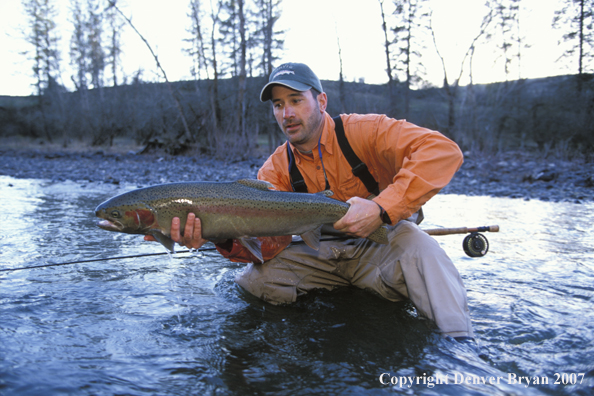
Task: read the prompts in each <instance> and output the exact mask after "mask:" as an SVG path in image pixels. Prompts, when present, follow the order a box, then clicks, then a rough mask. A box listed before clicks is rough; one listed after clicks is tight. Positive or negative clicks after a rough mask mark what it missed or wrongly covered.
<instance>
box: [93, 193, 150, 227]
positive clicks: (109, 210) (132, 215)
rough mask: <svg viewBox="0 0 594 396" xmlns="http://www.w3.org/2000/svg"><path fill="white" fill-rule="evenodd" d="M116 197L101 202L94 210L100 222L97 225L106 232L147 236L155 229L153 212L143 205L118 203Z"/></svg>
mask: <svg viewBox="0 0 594 396" xmlns="http://www.w3.org/2000/svg"><path fill="white" fill-rule="evenodd" d="M117 198H118V197H115V198H112V199H110V200H108V201H105V202H103V203H102V204H101V205H99V206H97V208H96V209H95V215H96V216H97V217H99V218H100V219H103V220H101V221H100V222H99V223H97V225H98V226H99V227H100V228H103V229H104V230H107V231H115V232H124V233H127V234H147V233H148V230H150V229H152V228H155V225H156V216H155V212H154V210H153V209H152V208H151V207H150V206H148V205H146V204H143V203H130V202H118V199H117Z"/></svg>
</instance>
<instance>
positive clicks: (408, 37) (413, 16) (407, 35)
mask: <svg viewBox="0 0 594 396" xmlns="http://www.w3.org/2000/svg"><path fill="white" fill-rule="evenodd" d="M425 2H426V1H425V0H394V6H395V11H394V16H395V20H394V27H393V28H392V31H393V32H394V37H395V39H394V44H395V45H397V48H398V51H397V52H396V53H395V54H392V55H394V57H395V59H394V63H395V65H396V66H395V67H396V69H399V70H402V71H404V79H403V83H404V118H409V114H410V90H411V85H412V84H413V83H416V82H418V81H420V80H421V79H422V77H421V75H422V74H423V70H422V64H421V63H420V58H421V52H420V50H421V49H422V47H423V44H422V39H421V37H422V36H423V34H424V33H425V31H428V30H429V24H428V18H429V13H428V12H427V11H426V7H425Z"/></svg>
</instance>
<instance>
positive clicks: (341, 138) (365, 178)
mask: <svg viewBox="0 0 594 396" xmlns="http://www.w3.org/2000/svg"><path fill="white" fill-rule="evenodd" d="M332 119H333V120H334V123H335V124H336V126H335V127H334V131H335V132H336V138H337V139H338V144H339V146H340V149H341V150H342V153H343V154H344V156H345V158H346V159H347V161H348V162H349V164H350V165H351V168H353V175H355V176H357V177H358V178H359V179H361V181H362V182H363V184H365V187H366V188H367V191H369V192H370V193H371V194H374V195H379V185H378V184H377V181H375V179H374V178H373V176H372V175H371V173H369V169H367V165H365V164H364V163H363V161H361V160H360V159H359V157H357V154H355V152H354V151H353V148H352V147H351V145H350V144H349V141H348V140H347V138H346V135H345V133H344V125H343V124H342V118H340V116H336V117H333V118H332Z"/></svg>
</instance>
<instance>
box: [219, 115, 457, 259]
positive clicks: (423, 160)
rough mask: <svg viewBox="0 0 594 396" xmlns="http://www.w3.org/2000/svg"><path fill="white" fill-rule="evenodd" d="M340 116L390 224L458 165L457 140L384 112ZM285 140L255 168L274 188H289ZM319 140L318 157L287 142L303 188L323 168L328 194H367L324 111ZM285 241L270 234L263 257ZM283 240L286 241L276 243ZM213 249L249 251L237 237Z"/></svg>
mask: <svg viewBox="0 0 594 396" xmlns="http://www.w3.org/2000/svg"><path fill="white" fill-rule="evenodd" d="M341 118H342V121H343V124H344V129H345V134H346V137H347V139H348V141H349V143H350V145H351V147H352V148H353V151H354V152H355V154H357V156H358V157H359V158H360V159H361V161H363V163H364V164H366V165H367V167H368V168H369V172H370V173H371V175H372V176H373V177H374V178H375V180H376V181H377V182H378V184H379V189H380V194H379V195H378V196H377V197H375V198H373V201H375V202H376V203H378V204H379V205H380V206H381V207H382V208H384V209H385V210H386V212H388V215H389V216H390V219H391V220H392V224H396V223H398V222H399V221H400V220H403V219H406V218H408V217H410V216H411V215H412V214H413V213H415V212H416V211H418V210H419V209H420V208H421V206H422V205H423V204H424V203H425V202H427V201H428V200H429V199H430V198H431V197H433V196H434V195H435V194H437V193H438V192H439V191H440V190H441V189H442V188H443V187H445V186H446V185H447V184H448V183H449V182H450V180H451V179H452V177H453V176H454V174H455V173H456V171H457V170H458V169H459V168H460V166H461V165H462V162H463V156H462V153H461V151H460V149H459V148H458V145H456V143H454V142H453V141H451V140H450V139H448V138H446V137H445V136H443V135H442V134H441V133H439V132H436V131H432V130H429V129H426V128H422V127H419V126H417V125H414V124H411V123H410V122H407V121H404V120H395V119H392V118H389V117H386V116H385V115H377V114H367V115H359V114H348V115H344V114H343V115H341ZM287 144H289V143H285V144H283V145H281V146H280V147H278V148H277V149H276V151H275V152H274V153H273V154H272V155H271V156H270V157H269V158H268V159H267V160H266V162H265V163H264V165H263V166H262V168H261V169H260V171H259V172H258V179H260V180H266V181H268V182H270V183H272V185H274V186H275V187H276V189H277V190H280V191H292V187H291V179H290V175H289V161H288V158H287V151H286V150H287V147H286V145H287ZM320 146H321V147H320V149H321V153H322V158H321V159H320V155H319V150H318V147H316V148H314V149H313V150H312V153H311V154H310V155H307V154H303V153H300V152H299V151H298V150H297V149H295V148H294V147H291V149H292V151H293V154H294V156H295V162H296V165H297V168H298V169H299V171H300V172H301V174H302V175H303V180H304V181H305V184H306V185H307V190H308V192H310V193H316V192H319V191H323V190H324V188H325V185H326V182H325V180H324V170H325V171H326V177H327V178H328V182H329V184H330V189H331V190H332V191H333V192H334V195H333V196H332V198H335V199H338V200H340V201H347V200H348V199H350V198H352V197H355V196H357V197H363V198H366V197H368V196H369V192H368V191H367V189H366V188H365V185H364V184H363V182H361V180H360V179H359V178H358V177H356V176H355V175H353V173H352V170H351V166H350V165H349V163H348V161H347V160H346V158H345V157H344V155H343V153H342V151H341V149H340V147H339V145H338V141H337V138H336V135H335V133H334V120H332V117H330V115H328V114H327V113H326V114H325V122H324V130H323V131H322V136H321V139H320ZM267 240H269V238H261V241H262V242H263V249H264V246H265V245H266V244H267V243H269V242H273V241H268V242H267ZM290 241H291V239H290V238H284V240H279V239H278V238H277V239H275V240H274V242H273V243H272V244H273V245H275V246H277V247H278V249H275V248H273V249H267V251H268V253H269V254H268V255H267V256H265V257H264V259H265V260H269V259H270V258H272V257H274V256H275V255H276V254H278V253H279V252H280V251H281V250H282V249H284V247H286V245H288V244H289V243H290ZM284 242H286V245H285V246H282V248H280V246H281V245H282V244H283V243H284ZM218 250H219V252H221V254H223V256H225V257H227V258H230V259H232V260H234V261H242V262H247V261H253V257H252V255H251V254H250V253H249V252H248V251H247V249H245V248H243V246H241V244H239V243H234V244H233V249H232V250H231V251H227V250H225V249H221V248H219V249H218ZM277 250H278V251H277ZM270 255H272V256H270ZM237 259H241V260H237Z"/></svg>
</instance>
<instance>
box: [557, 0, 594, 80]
mask: <svg viewBox="0 0 594 396" xmlns="http://www.w3.org/2000/svg"><path fill="white" fill-rule="evenodd" d="M553 27H555V28H558V29H563V30H564V31H565V34H563V41H565V42H568V43H570V45H571V46H570V47H569V48H568V49H567V50H566V51H565V52H564V54H563V56H566V57H572V56H577V66H578V67H577V69H578V70H577V72H578V90H579V91H580V92H581V90H582V85H583V83H582V82H583V80H584V79H583V74H584V73H585V72H586V71H587V70H588V71H592V70H594V64H592V63H588V61H592V60H593V59H594V0H564V5H563V8H562V9H561V10H558V11H556V12H555V18H554V19H553Z"/></svg>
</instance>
